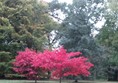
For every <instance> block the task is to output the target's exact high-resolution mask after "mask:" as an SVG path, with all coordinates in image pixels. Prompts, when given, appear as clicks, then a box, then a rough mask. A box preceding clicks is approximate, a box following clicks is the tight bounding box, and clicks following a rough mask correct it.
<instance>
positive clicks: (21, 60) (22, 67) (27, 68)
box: [13, 48, 39, 83]
mask: <svg viewBox="0 0 118 83" xmlns="http://www.w3.org/2000/svg"><path fill="white" fill-rule="evenodd" d="M36 55H37V53H36V51H33V50H30V49H28V48H26V49H25V51H20V52H18V55H17V56H16V58H15V61H14V62H13V65H14V68H13V69H14V70H15V71H16V72H17V73H19V74H21V75H24V76H26V77H27V78H28V79H35V83H36V79H38V78H37V77H38V71H39V69H37V68H35V67H33V66H32V60H33V58H34V57H35V56H36Z"/></svg>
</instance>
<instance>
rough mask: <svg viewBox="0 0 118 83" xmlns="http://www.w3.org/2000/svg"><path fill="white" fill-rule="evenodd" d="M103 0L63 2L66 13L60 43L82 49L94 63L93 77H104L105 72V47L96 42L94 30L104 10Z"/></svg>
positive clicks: (73, 48) (76, 49)
mask: <svg viewBox="0 0 118 83" xmlns="http://www.w3.org/2000/svg"><path fill="white" fill-rule="evenodd" d="M98 5H103V0H73V3H72V4H69V5H66V4H63V7H62V8H61V10H62V12H63V13H64V14H65V19H64V20H63V22H62V27H63V28H62V29H61V30H60V35H61V36H62V38H61V39H60V45H63V46H64V48H65V49H67V50H68V52H70V51H81V52H82V54H83V55H84V56H86V57H88V58H89V60H90V61H91V62H92V63H93V64H94V68H93V70H92V71H91V72H92V75H91V76H92V79H96V78H98V79H99V78H102V76H103V75H104V74H105V73H104V68H102V67H103V65H104V64H103V62H104V58H103V56H102V52H103V49H101V47H100V46H99V45H97V43H96V42H95V39H94V37H93V35H92V31H93V30H95V29H96V27H95V26H94V24H96V23H97V22H98V21H99V20H100V18H101V16H102V12H103V7H101V6H98Z"/></svg>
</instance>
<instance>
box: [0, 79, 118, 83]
mask: <svg viewBox="0 0 118 83" xmlns="http://www.w3.org/2000/svg"><path fill="white" fill-rule="evenodd" d="M0 83H34V81H30V80H0ZM37 83H59V81H50V80H49V81H48V80H46V81H38V82H37ZM62 83H74V82H73V81H72V80H65V81H62ZM78 83H118V82H107V81H79V82H78Z"/></svg>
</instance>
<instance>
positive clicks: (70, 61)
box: [33, 47, 93, 82]
mask: <svg viewBox="0 0 118 83" xmlns="http://www.w3.org/2000/svg"><path fill="white" fill-rule="evenodd" d="M80 54H81V53H80V52H70V53H67V51H66V50H65V49H64V48H63V47H61V48H59V49H57V50H53V51H48V50H46V51H44V52H43V53H39V54H38V56H36V57H35V59H34V61H33V65H34V66H35V67H36V68H37V67H41V68H42V69H44V70H46V71H50V72H51V77H52V78H54V79H58V78H61V77H64V76H69V75H73V76H78V75H84V76H88V75H90V72H89V69H90V68H91V67H92V66H93V64H92V63H90V62H88V59H87V58H85V57H83V56H80ZM60 82H61V81H60Z"/></svg>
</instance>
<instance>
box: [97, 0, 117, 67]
mask: <svg viewBox="0 0 118 83" xmlns="http://www.w3.org/2000/svg"><path fill="white" fill-rule="evenodd" d="M108 3H109V4H108V5H106V13H105V15H104V16H105V17H104V18H105V20H106V21H105V24H104V26H103V28H102V29H101V30H100V32H99V34H98V35H97V36H96V38H97V40H98V42H99V43H100V44H101V45H103V46H104V47H106V50H107V53H106V55H107V57H108V63H109V65H113V66H116V65H117V66H118V25H117V23H118V14H117V13H118V11H117V8H118V2H117V1H116V0H108ZM108 9H109V10H108Z"/></svg>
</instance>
